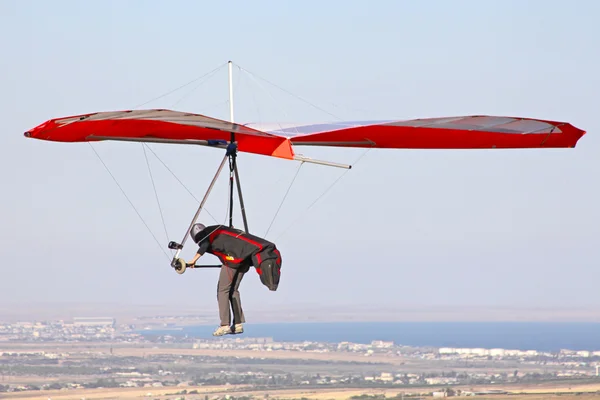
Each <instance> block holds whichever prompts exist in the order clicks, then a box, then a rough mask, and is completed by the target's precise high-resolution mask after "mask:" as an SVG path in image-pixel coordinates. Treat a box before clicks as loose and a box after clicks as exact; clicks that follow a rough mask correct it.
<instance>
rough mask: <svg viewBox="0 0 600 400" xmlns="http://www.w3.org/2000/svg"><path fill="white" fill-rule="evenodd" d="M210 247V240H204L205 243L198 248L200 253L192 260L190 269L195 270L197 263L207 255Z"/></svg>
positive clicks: (201, 243)
mask: <svg viewBox="0 0 600 400" xmlns="http://www.w3.org/2000/svg"><path fill="white" fill-rule="evenodd" d="M208 245H209V242H208V240H204V241H202V242H200V246H199V247H198V251H197V252H196V254H195V255H194V258H192V260H191V261H190V262H189V263H188V264H189V265H190V268H194V265H195V264H196V261H198V259H199V258H200V257H202V256H203V255H204V253H206V251H207V250H208Z"/></svg>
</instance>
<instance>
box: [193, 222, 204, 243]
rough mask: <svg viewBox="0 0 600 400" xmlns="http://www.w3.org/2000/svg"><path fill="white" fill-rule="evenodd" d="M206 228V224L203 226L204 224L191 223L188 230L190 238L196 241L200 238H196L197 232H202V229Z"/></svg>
mask: <svg viewBox="0 0 600 400" xmlns="http://www.w3.org/2000/svg"><path fill="white" fill-rule="evenodd" d="M205 228H206V226H204V224H194V225H192V229H191V230H190V237H191V238H192V240H193V241H194V242H196V243H198V240H199V239H200V238H197V236H198V234H199V233H200V232H202V231H203V230H204V229H205Z"/></svg>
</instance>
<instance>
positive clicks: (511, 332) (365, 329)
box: [138, 322, 600, 352]
mask: <svg viewBox="0 0 600 400" xmlns="http://www.w3.org/2000/svg"><path fill="white" fill-rule="evenodd" d="M214 329H215V326H213V325H210V326H208V325H206V326H188V327H182V328H180V329H165V330H160V329H157V330H141V331H138V332H139V333H141V334H142V335H145V336H146V335H147V336H157V335H171V336H176V337H177V336H178V337H181V336H187V337H193V338H198V339H213V336H212V331H213V330H214ZM226 337H227V336H226ZM238 337H240V338H242V337H246V338H265V337H269V338H272V339H273V340H274V341H277V342H303V341H311V342H329V343H339V342H352V343H360V344H370V343H371V342H372V341H375V340H382V341H393V342H394V344H396V345H405V346H413V347H436V348H440V347H458V348H486V349H492V348H502V349H512V350H537V351H540V352H558V351H560V350H562V349H566V350H588V351H600V323H586V322H581V323H578V322H331V323H323V322H314V323H305V322H302V323H289V322H286V323H268V324H267V323H265V324H252V323H247V324H244V333H243V334H242V335H239V336H238V335H235V336H229V338H238ZM214 339H215V340H218V339H219V338H214Z"/></svg>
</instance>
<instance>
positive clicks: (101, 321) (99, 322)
mask: <svg viewBox="0 0 600 400" xmlns="http://www.w3.org/2000/svg"><path fill="white" fill-rule="evenodd" d="M73 325H75V326H111V327H113V328H114V326H115V325H116V320H115V319H114V318H110V317H80V318H73Z"/></svg>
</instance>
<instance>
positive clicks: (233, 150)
mask: <svg viewBox="0 0 600 400" xmlns="http://www.w3.org/2000/svg"><path fill="white" fill-rule="evenodd" d="M231 136H232V140H231V142H230V143H229V145H228V146H227V153H226V155H227V156H228V157H229V227H230V228H233V177H234V172H235V170H236V165H235V162H236V158H237V145H236V144H235V142H234V141H233V136H234V133H231Z"/></svg>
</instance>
